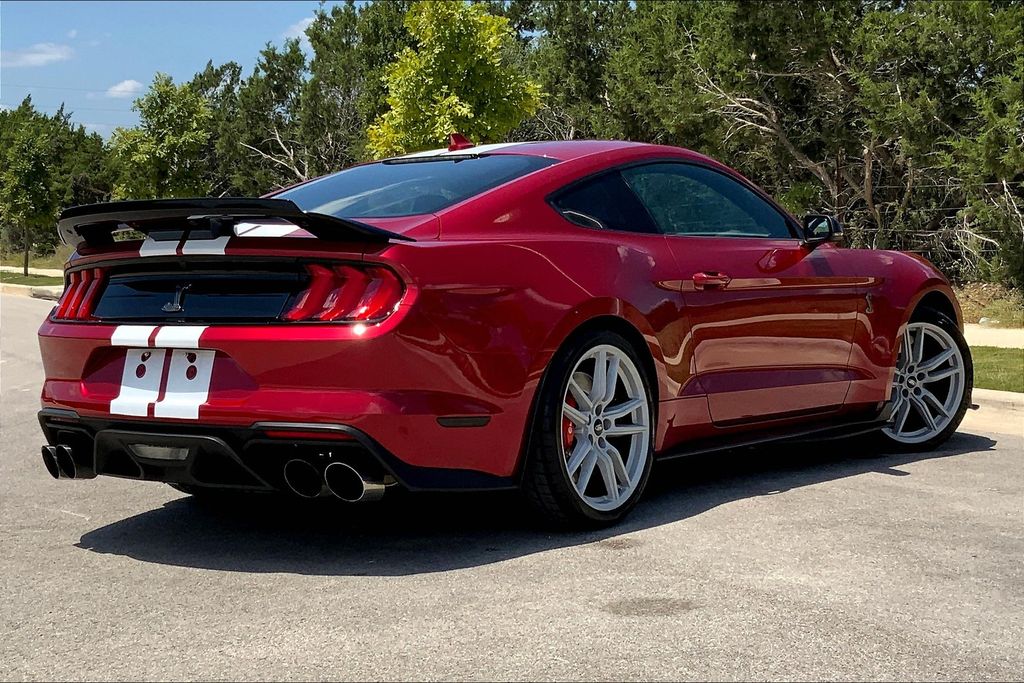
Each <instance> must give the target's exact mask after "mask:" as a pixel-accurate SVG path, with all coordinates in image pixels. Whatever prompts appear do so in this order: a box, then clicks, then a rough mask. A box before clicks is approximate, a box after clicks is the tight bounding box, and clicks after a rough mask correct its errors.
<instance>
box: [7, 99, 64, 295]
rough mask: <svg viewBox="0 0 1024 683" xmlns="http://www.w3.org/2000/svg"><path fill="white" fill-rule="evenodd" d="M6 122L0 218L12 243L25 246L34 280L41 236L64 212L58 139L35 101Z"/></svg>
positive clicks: (26, 102) (19, 108)
mask: <svg viewBox="0 0 1024 683" xmlns="http://www.w3.org/2000/svg"><path fill="white" fill-rule="evenodd" d="M61 113H63V112H61ZM0 122H2V124H3V125H2V127H0V131H2V134H0V141H2V143H3V144H2V147H0V154H2V158H0V162H2V164H0V216H2V224H3V225H4V227H5V233H7V234H5V238H6V241H7V242H8V243H9V244H13V243H20V244H19V246H20V247H21V250H22V252H23V254H24V272H25V275H28V260H29V255H30V253H31V251H32V246H33V244H34V242H35V240H36V238H37V236H38V234H39V233H40V232H42V231H43V230H45V229H46V228H47V227H49V228H51V229H52V227H53V220H54V218H55V217H56V213H57V208H58V205H57V202H56V193H54V192H53V185H54V168H55V165H56V164H55V161H56V158H55V155H54V140H53V137H52V132H51V130H50V129H51V126H50V125H49V123H50V122H49V121H48V119H47V117H45V116H43V115H41V114H39V113H38V112H37V111H36V110H35V108H34V107H33V105H32V99H31V97H26V98H25V100H24V101H23V102H22V103H21V105H20V106H19V107H18V108H17V109H16V110H15V111H13V112H4V113H3V117H2V119H0Z"/></svg>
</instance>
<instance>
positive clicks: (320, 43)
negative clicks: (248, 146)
mask: <svg viewBox="0 0 1024 683" xmlns="http://www.w3.org/2000/svg"><path fill="white" fill-rule="evenodd" d="M358 24H359V14H358V12H357V10H356V6H355V2H354V1H353V0H348V1H347V2H345V3H344V4H342V5H335V6H333V7H332V8H331V10H330V12H326V11H325V10H324V9H323V8H321V9H320V10H319V11H318V12H317V14H316V17H315V19H314V20H313V23H312V24H310V25H309V27H308V28H307V29H306V35H307V36H308V37H309V42H310V45H311V46H312V48H313V59H312V60H310V62H309V79H308V80H307V81H306V83H305V85H304V86H303V90H302V100H301V104H300V111H299V138H300V140H301V141H302V142H303V143H304V147H305V150H306V155H307V157H308V162H309V163H308V167H309V168H308V173H309V174H310V175H314V176H316V175H321V174H323V173H327V172H329V171H334V170H337V169H339V168H342V167H344V166H348V165H349V164H351V163H353V162H354V161H356V159H357V158H358V156H359V152H360V148H361V146H362V140H363V135H364V131H365V129H366V121H365V119H364V118H363V116H362V114H361V112H360V111H359V96H360V94H361V92H362V89H363V84H364V82H365V78H366V76H365V70H364V69H363V68H361V67H362V65H361V64H360V58H359V57H360V55H359V31H358Z"/></svg>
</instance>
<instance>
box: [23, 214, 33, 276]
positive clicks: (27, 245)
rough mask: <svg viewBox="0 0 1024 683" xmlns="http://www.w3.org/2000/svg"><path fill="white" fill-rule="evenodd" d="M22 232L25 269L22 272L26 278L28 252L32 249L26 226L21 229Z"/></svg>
mask: <svg viewBox="0 0 1024 683" xmlns="http://www.w3.org/2000/svg"><path fill="white" fill-rule="evenodd" d="M22 232H23V234H24V240H23V241H24V242H25V267H24V269H23V270H24V271H25V275H26V276H28V252H29V251H31V249H32V240H31V238H30V237H29V230H28V226H24V227H22Z"/></svg>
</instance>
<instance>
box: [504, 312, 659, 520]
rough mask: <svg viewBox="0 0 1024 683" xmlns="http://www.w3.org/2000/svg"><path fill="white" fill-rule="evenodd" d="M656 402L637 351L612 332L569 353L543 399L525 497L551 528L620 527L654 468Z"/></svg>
mask: <svg viewBox="0 0 1024 683" xmlns="http://www.w3.org/2000/svg"><path fill="white" fill-rule="evenodd" d="M654 410H655V408H654V402H653V400H652V394H651V388H650V381H649V378H648V376H647V373H645V372H644V370H643V365H642V362H641V360H640V358H639V357H638V356H637V353H636V351H635V350H634V349H633V347H632V345H631V344H630V343H629V342H628V341H626V340H625V339H624V338H623V337H621V336H620V335H618V334H615V333H613V332H600V333H593V334H590V335H585V336H583V337H580V338H578V339H576V340H575V341H574V342H572V343H570V344H569V345H568V347H567V348H565V349H563V350H562V351H561V352H560V353H559V354H558V356H557V357H556V358H555V360H554V361H553V362H552V364H551V367H550V368H549V369H548V376H547V378H546V380H545V383H544V387H543V389H542V394H541V396H540V397H539V404H538V411H537V416H536V420H535V424H534V425H533V435H532V436H533V438H532V439H531V444H532V450H531V452H530V453H529V455H528V459H527V462H526V467H525V471H524V481H523V485H524V489H525V491H526V494H527V497H528V498H529V500H530V501H531V502H532V503H533V504H534V506H535V507H536V508H538V509H539V510H540V512H541V513H542V514H543V515H544V516H545V517H546V518H547V519H548V520H550V521H553V522H556V523H559V524H572V525H588V526H594V525H601V524H610V523H613V522H616V521H618V520H619V519H621V518H622V517H624V516H625V514H626V513H627V512H628V511H629V509H630V508H631V507H632V506H633V505H634V504H635V503H636V501H637V500H638V499H639V498H640V495H641V494H642V492H643V489H644V486H645V485H646V483H647V479H648V477H649V475H650V471H651V462H652V460H653V439H652V434H653V429H652V425H653V424H654V417H655V413H654Z"/></svg>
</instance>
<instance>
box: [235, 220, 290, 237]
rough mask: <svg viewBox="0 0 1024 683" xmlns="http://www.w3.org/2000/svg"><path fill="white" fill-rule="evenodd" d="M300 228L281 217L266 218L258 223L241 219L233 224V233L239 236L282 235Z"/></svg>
mask: <svg viewBox="0 0 1024 683" xmlns="http://www.w3.org/2000/svg"><path fill="white" fill-rule="evenodd" d="M300 229H301V228H299V226H297V225H295V224H294V223H292V222H289V221H286V220H284V219H281V218H267V219H264V220H261V221H260V222H259V223H252V222H249V221H242V222H240V223H236V224H235V234H236V235H238V236H239V237H284V236H285V235H290V234H291V233H293V232H295V231H296V230H300Z"/></svg>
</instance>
